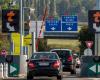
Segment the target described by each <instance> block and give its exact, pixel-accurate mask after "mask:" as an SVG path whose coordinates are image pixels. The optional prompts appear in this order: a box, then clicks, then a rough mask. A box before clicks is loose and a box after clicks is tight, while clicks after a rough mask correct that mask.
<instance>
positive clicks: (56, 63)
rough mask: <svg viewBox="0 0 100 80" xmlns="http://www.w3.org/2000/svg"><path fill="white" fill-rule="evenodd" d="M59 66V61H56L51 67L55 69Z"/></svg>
mask: <svg viewBox="0 0 100 80" xmlns="http://www.w3.org/2000/svg"><path fill="white" fill-rule="evenodd" d="M59 67H60V61H56V62H54V63H53V68H55V69H57V68H59Z"/></svg>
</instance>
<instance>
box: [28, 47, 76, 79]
mask: <svg viewBox="0 0 100 80" xmlns="http://www.w3.org/2000/svg"><path fill="white" fill-rule="evenodd" d="M27 64H28V71H27V80H34V77H35V76H48V77H53V76H56V77H57V80H62V72H63V71H70V72H71V74H75V73H76V65H75V63H74V59H73V56H72V51H71V50H70V49H52V50H50V52H35V53H33V54H32V56H31V57H30V58H29V59H27Z"/></svg>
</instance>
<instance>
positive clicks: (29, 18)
mask: <svg viewBox="0 0 100 80" xmlns="http://www.w3.org/2000/svg"><path fill="white" fill-rule="evenodd" d="M25 9H29V16H28V21H29V23H28V24H29V27H31V26H32V25H31V24H30V23H31V17H32V14H33V15H34V10H35V9H34V8H30V7H23V33H24V28H25V26H24V21H25V16H24V13H25ZM28 33H29V32H28ZM31 34H32V53H33V52H35V32H34V31H32V32H31Z"/></svg>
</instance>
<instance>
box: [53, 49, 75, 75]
mask: <svg viewBox="0 0 100 80" xmlns="http://www.w3.org/2000/svg"><path fill="white" fill-rule="evenodd" d="M51 52H56V53H57V54H58V56H59V57H60V59H61V62H62V65H63V71H70V72H71V74H75V73H76V66H75V64H74V59H73V56H72V50H70V49H52V50H51Z"/></svg>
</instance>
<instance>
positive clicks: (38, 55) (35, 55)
mask: <svg viewBox="0 0 100 80" xmlns="http://www.w3.org/2000/svg"><path fill="white" fill-rule="evenodd" d="M31 59H36V60H37V59H38V60H40V59H48V60H52V59H58V56H57V55H56V54H54V53H33V54H32V57H31Z"/></svg>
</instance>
